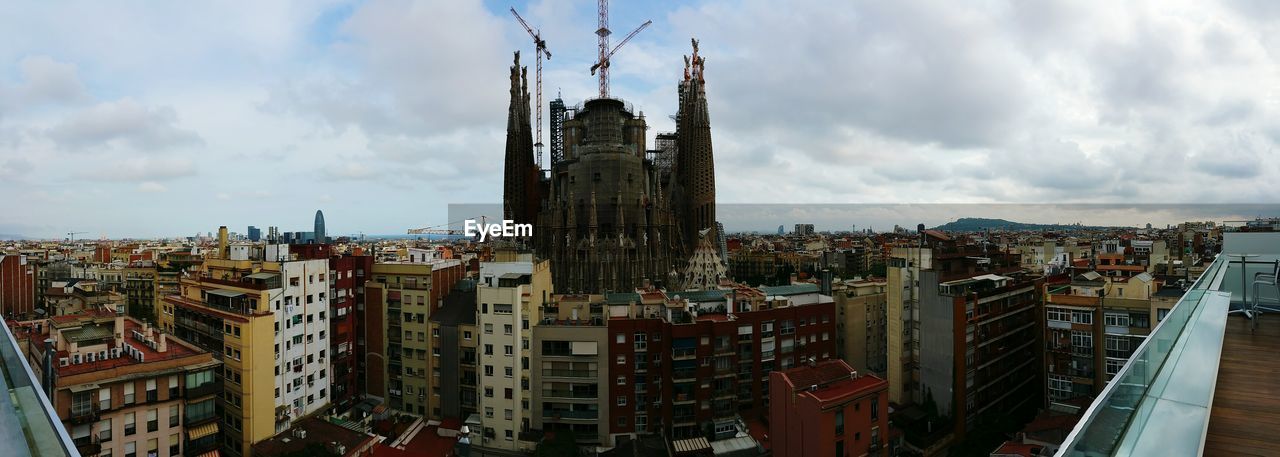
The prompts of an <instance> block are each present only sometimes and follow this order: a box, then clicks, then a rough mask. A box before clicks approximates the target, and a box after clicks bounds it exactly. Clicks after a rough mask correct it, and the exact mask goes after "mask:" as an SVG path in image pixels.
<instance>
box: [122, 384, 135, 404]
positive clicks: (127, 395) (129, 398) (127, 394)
mask: <svg viewBox="0 0 1280 457" xmlns="http://www.w3.org/2000/svg"><path fill="white" fill-rule="evenodd" d="M133 389H134V387H133V383H132V382H126V383H124V404H126V405H132V404H133Z"/></svg>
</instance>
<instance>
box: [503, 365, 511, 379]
mask: <svg viewBox="0 0 1280 457" xmlns="http://www.w3.org/2000/svg"><path fill="white" fill-rule="evenodd" d="M502 369H503V370H504V371H505V372H506V373H505V374H506V376H507V377H508V378H510V377H511V373H512V370H511V367H502Z"/></svg>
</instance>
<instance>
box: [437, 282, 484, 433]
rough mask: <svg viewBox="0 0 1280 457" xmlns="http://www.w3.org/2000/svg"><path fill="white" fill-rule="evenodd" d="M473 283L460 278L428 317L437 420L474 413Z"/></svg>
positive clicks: (475, 337)
mask: <svg viewBox="0 0 1280 457" xmlns="http://www.w3.org/2000/svg"><path fill="white" fill-rule="evenodd" d="M477 305H478V302H477V301H476V283H475V281H474V280H470V279H464V280H461V281H458V283H457V284H454V286H453V290H451V291H450V292H449V294H448V295H446V296H445V299H444V306H443V307H441V308H440V309H438V310H436V312H435V313H433V314H432V315H431V318H430V320H431V335H432V338H433V339H434V340H435V343H434V350H436V352H437V353H438V355H437V354H436V353H433V354H432V355H433V356H435V357H438V363H437V364H436V367H437V368H438V369H439V372H440V376H439V378H438V380H439V383H438V384H436V385H433V386H432V388H436V389H439V390H440V404H439V409H440V411H439V413H438V415H439V416H440V417H441V418H466V417H469V416H471V415H472V414H475V413H476V411H477V410H476V407H477V406H478V405H477V401H478V400H477V398H478V397H477V395H476V384H477V382H478V380H479V376H478V375H477V374H476V363H477V362H478V361H479V357H478V356H477V345H478V344H479V341H480V332H479V331H478V330H477V327H476V307H477Z"/></svg>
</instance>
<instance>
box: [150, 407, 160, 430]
mask: <svg viewBox="0 0 1280 457" xmlns="http://www.w3.org/2000/svg"><path fill="white" fill-rule="evenodd" d="M159 414H160V412H159V411H158V410H155V409H152V410H150V411H147V433H151V432H154V431H156V430H159V429H160V421H159V418H158V417H157V416H159Z"/></svg>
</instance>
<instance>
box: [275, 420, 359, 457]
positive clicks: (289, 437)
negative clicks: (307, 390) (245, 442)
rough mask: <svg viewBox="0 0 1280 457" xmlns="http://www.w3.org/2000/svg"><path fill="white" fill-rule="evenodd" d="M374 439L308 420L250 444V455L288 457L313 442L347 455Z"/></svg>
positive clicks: (328, 424)
mask: <svg viewBox="0 0 1280 457" xmlns="http://www.w3.org/2000/svg"><path fill="white" fill-rule="evenodd" d="M299 430H301V431H304V432H303V433H305V435H303V434H301V433H299V432H298V431H299ZM375 439H376V437H375V436H374V435H366V434H363V433H360V432H356V431H354V430H351V429H348V428H346V427H343V426H341V425H338V424H334V423H330V422H328V421H325V420H322V419H319V418H315V417H310V418H306V419H303V420H300V421H297V422H294V423H293V426H292V427H290V428H289V430H287V431H285V432H283V433H280V434H278V435H276V436H274V437H271V438H270V439H267V440H264V441H261V442H259V443H257V444H254V445H253V455H258V456H284V455H291V454H294V453H300V452H305V451H306V450H307V445H309V444H313V443H314V444H319V445H321V446H324V447H325V448H326V449H328V450H329V451H330V452H332V451H334V449H335V447H334V446H335V445H340V446H342V447H343V448H345V451H346V453H351V452H354V451H356V450H358V449H360V448H361V447H363V446H366V445H368V444H369V443H368V442H369V441H371V440H375ZM339 455H341V454H339Z"/></svg>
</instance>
